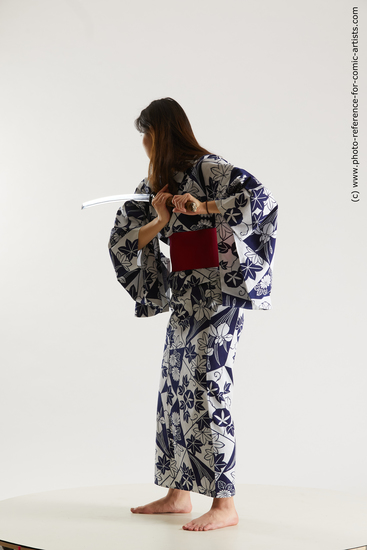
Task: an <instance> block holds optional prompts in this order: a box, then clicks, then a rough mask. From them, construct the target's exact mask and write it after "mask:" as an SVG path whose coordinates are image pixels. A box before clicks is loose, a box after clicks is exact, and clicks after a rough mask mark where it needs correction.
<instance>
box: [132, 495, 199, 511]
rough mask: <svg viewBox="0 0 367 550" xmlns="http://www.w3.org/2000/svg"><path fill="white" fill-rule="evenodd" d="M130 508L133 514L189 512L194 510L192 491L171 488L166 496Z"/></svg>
mask: <svg viewBox="0 0 367 550" xmlns="http://www.w3.org/2000/svg"><path fill="white" fill-rule="evenodd" d="M130 510H131V512H132V513H133V514H188V513H189V512H191V510H192V504H191V499H190V493H189V492H188V491H180V490H179V489H169V490H168V494H167V495H166V496H165V497H163V498H160V499H159V500H155V501H154V502H150V503H149V504H146V505H145V506H138V507H137V508H130Z"/></svg>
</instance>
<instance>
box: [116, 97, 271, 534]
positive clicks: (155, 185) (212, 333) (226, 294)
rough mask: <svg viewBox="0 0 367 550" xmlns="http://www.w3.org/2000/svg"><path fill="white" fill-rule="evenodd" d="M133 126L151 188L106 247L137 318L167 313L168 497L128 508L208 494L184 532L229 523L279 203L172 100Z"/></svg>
mask: <svg viewBox="0 0 367 550" xmlns="http://www.w3.org/2000/svg"><path fill="white" fill-rule="evenodd" d="M135 126H136V128H137V129H138V130H139V131H140V132H142V133H143V134H144V137H143V146H144V148H145V150H146V153H147V155H148V157H149V159H150V162H149V175H148V177H147V178H144V179H143V180H142V181H141V183H140V184H139V186H138V187H137V189H136V191H135V192H136V193H155V196H154V198H153V200H152V202H151V204H148V203H146V202H140V201H128V202H126V203H125V204H124V205H123V206H122V207H121V208H120V209H119V210H118V212H117V216H116V221H115V226H114V228H113V229H112V232H111V238H110V242H109V251H110V256H111V259H112V262H113V265H114V268H115V271H116V275H117V279H118V281H119V282H120V283H121V284H122V286H123V287H124V288H125V289H126V290H127V291H128V292H129V293H130V295H131V296H132V297H133V299H134V300H135V302H136V305H135V314H136V315H137V316H138V317H148V316H151V315H156V314H158V313H161V312H165V311H168V310H169V307H170V308H171V309H172V313H171V316H170V319H169V322H168V327H167V334H166V341H165V346H164V355H163V362H162V369H161V377H160V386H159V393H158V407H157V435H156V458H155V483H156V484H157V485H161V486H162V487H166V488H168V494H167V495H166V496H165V497H163V498H162V499H160V500H157V501H155V502H152V503H150V504H147V505H145V506H140V507H138V508H132V509H131V511H132V512H133V513H142V514H154V513H167V512H174V513H180V512H181V513H187V512H190V511H191V502H190V491H194V492H199V493H201V494H204V495H207V496H209V497H212V498H213V503H212V506H211V509H210V510H209V512H207V513H206V514H204V515H203V516H201V517H200V518H197V519H194V520H193V521H190V522H189V523H187V524H186V525H184V526H183V528H184V529H187V530H191V531H199V530H211V529H218V528H221V527H226V526H230V525H236V524H237V523H238V515H237V512H236V509H235V506H234V501H233V496H234V494H235V472H234V469H235V435H234V423H233V418H232V416H231V403H232V396H233V374H232V367H233V362H234V359H235V354H236V345H237V341H238V339H239V336H240V334H241V331H242V328H243V322H244V312H245V309H269V308H270V307H271V301H270V291H271V284H272V267H273V255H274V246H275V237H276V220H277V209H278V206H277V203H276V201H275V199H274V197H273V196H272V194H271V193H270V191H269V190H268V189H266V188H265V187H264V186H263V185H262V184H261V183H260V182H259V181H258V180H257V179H256V178H255V177H254V176H253V175H252V174H250V173H249V172H247V171H246V170H243V169H241V168H237V167H235V166H233V165H232V164H230V163H229V162H227V161H226V160H225V159H223V158H222V157H219V156H217V155H214V154H211V153H210V152H209V151H207V150H206V149H203V148H202V147H201V146H200V145H199V144H198V142H197V140H196V138H195V136H194V134H193V131H192V129H191V125H190V122H189V120H188V118H187V116H186V114H185V112H184V111H183V109H182V107H181V106H180V105H179V104H178V103H177V102H176V101H174V100H173V99H171V98H165V99H160V100H156V101H153V102H152V103H151V104H150V105H149V106H148V107H147V108H146V109H143V111H142V112H141V114H140V116H139V117H138V118H137V119H136V121H135ZM167 201H171V202H172V207H171V208H170V207H169V206H167ZM193 204H194V206H192V205H193ZM189 208H194V209H195V208H196V210H195V211H191V210H190V209H189ZM159 239H160V240H162V241H163V242H165V243H167V244H170V255H171V262H172V266H170V261H169V260H168V259H167V258H165V257H164V255H163V254H162V253H161V252H160V248H159Z"/></svg>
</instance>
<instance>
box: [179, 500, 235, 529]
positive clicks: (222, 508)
mask: <svg viewBox="0 0 367 550" xmlns="http://www.w3.org/2000/svg"><path fill="white" fill-rule="evenodd" d="M218 500H222V501H223V500H225V501H227V502H226V503H224V502H223V504H219V505H217V504H216V502H215V501H218ZM229 500H230V499H229V498H226V499H214V502H213V506H212V507H211V509H210V510H209V512H207V513H206V514H203V515H202V516H200V517H199V518H196V519H193V520H192V521H189V523H186V525H184V526H183V527H182V529H184V530H185V531H211V530H213V529H221V528H222V527H230V526H231V525H237V523H238V514H237V512H236V509H235V507H234V504H233V500H232V498H231V501H232V502H228V501H229Z"/></svg>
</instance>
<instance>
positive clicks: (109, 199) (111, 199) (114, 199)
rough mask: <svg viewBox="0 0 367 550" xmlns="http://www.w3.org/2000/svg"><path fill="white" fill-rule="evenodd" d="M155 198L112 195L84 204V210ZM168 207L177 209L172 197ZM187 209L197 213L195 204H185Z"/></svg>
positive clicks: (169, 198) (190, 202)
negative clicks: (98, 205) (113, 203)
mask: <svg viewBox="0 0 367 550" xmlns="http://www.w3.org/2000/svg"><path fill="white" fill-rule="evenodd" d="M154 197H155V195H154V194H144V195H139V194H138V193H134V194H132V195H111V196H110V197H101V198H100V199H94V200H92V201H87V202H83V204H82V210H83V209H84V208H89V207H90V206H96V205H97V204H105V203H107V202H124V201H143V202H149V203H151V202H152V199H154ZM166 206H167V207H168V208H174V207H175V205H174V204H173V203H172V199H171V197H168V199H167V200H166ZM185 208H186V210H188V211H189V212H196V210H197V205H196V203H195V202H192V201H188V202H187V203H186V204H185Z"/></svg>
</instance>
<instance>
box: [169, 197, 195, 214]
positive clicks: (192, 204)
mask: <svg viewBox="0 0 367 550" xmlns="http://www.w3.org/2000/svg"><path fill="white" fill-rule="evenodd" d="M166 206H167V208H175V205H174V204H173V202H172V199H171V197H168V199H167V200H166ZM185 208H186V210H188V212H196V210H197V205H196V203H195V202H192V201H187V202H186V203H185Z"/></svg>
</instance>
